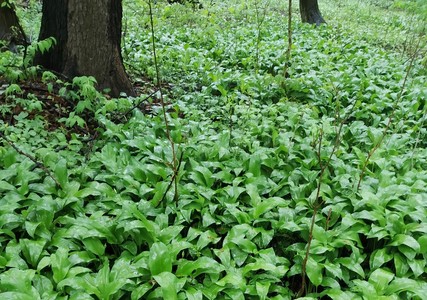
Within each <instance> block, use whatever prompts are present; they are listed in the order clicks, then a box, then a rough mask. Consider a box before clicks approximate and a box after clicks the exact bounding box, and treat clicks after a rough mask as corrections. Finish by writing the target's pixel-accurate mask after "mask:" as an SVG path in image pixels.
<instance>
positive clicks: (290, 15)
mask: <svg viewBox="0 0 427 300" xmlns="http://www.w3.org/2000/svg"><path fill="white" fill-rule="evenodd" d="M291 50H292V0H289V9H288V48H287V49H286V62H285V69H284V70H283V76H284V77H285V78H288V77H289V74H288V68H289V65H290V64H291Z"/></svg>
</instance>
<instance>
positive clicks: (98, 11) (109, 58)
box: [35, 0, 135, 96]
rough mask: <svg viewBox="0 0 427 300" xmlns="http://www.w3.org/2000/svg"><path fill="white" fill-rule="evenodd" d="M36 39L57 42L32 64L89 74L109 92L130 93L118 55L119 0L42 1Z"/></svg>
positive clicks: (71, 74) (65, 71)
mask: <svg viewBox="0 0 427 300" xmlns="http://www.w3.org/2000/svg"><path fill="white" fill-rule="evenodd" d="M42 13H43V15H42V24H41V29H40V35H39V39H40V40H42V39H46V38H48V37H54V38H55V39H56V41H57V44H56V45H55V46H54V47H53V49H51V50H50V51H49V52H47V53H45V54H39V55H38V56H37V57H36V59H35V63H36V64H40V65H42V66H44V67H46V68H48V69H52V70H55V71H57V72H60V73H63V74H64V75H66V76H68V77H74V76H81V75H90V76H93V77H95V78H96V80H97V82H98V88H99V89H105V88H109V89H110V90H111V95H113V96H119V95H120V93H121V92H124V93H126V94H128V95H134V94H135V92H134V90H133V87H132V84H131V82H130V80H129V78H128V76H127V74H126V72H125V68H124V66H123V60H122V55H121V48H120V42H121V30H122V1H121V0H44V1H43V9H42Z"/></svg>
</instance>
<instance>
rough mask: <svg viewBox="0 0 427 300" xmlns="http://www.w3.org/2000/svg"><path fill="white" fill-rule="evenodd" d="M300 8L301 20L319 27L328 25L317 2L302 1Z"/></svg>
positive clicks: (314, 0)
mask: <svg viewBox="0 0 427 300" xmlns="http://www.w3.org/2000/svg"><path fill="white" fill-rule="evenodd" d="M299 8H300V13H301V20H302V21H303V22H304V23H309V24H316V25H317V26H319V25H320V24H322V23H326V22H325V20H324V19H323V17H322V14H321V13H320V10H319V4H318V3H317V0H300V1H299Z"/></svg>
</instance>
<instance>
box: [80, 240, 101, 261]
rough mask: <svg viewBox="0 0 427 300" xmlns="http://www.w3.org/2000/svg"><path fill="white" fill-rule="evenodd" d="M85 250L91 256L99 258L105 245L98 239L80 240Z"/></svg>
mask: <svg viewBox="0 0 427 300" xmlns="http://www.w3.org/2000/svg"><path fill="white" fill-rule="evenodd" d="M82 242H83V244H84V246H85V248H86V249H87V250H89V251H90V252H92V253H93V254H95V255H97V256H99V257H101V256H103V255H104V252H105V245H104V244H103V243H102V242H101V241H100V240H99V238H95V237H88V238H85V239H83V240H82Z"/></svg>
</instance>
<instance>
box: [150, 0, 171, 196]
mask: <svg viewBox="0 0 427 300" xmlns="http://www.w3.org/2000/svg"><path fill="white" fill-rule="evenodd" d="M148 6H149V11H150V26H151V38H152V47H153V58H154V66H155V69H156V80H157V87H158V90H159V94H160V103H161V105H162V111H163V118H164V120H165V128H166V136H167V138H168V140H169V142H170V145H171V149H172V170H173V175H172V178H171V182H173V183H174V188H175V196H174V199H175V200H176V199H178V180H177V174H178V164H179V162H178V159H177V156H176V149H175V143H174V141H173V139H172V137H171V134H170V126H169V121H168V117H167V113H166V105H165V101H164V97H163V90H162V85H161V81H160V71H159V64H158V62H157V53H156V41H155V34H154V20H153V7H152V3H151V0H149V1H148Z"/></svg>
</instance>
